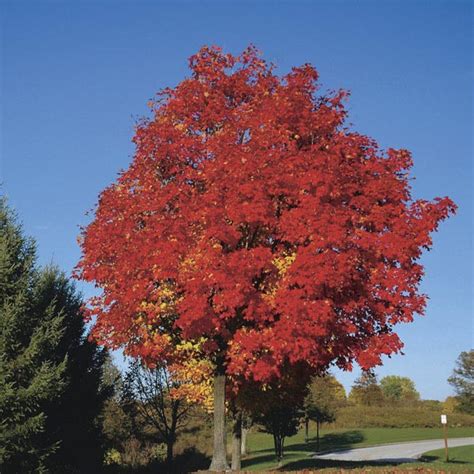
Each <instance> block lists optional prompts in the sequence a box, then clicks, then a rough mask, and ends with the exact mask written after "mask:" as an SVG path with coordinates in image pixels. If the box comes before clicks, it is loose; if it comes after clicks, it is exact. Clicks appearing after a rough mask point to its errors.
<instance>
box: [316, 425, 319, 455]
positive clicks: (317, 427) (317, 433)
mask: <svg viewBox="0 0 474 474" xmlns="http://www.w3.org/2000/svg"><path fill="white" fill-rule="evenodd" d="M316 451H319V420H316Z"/></svg>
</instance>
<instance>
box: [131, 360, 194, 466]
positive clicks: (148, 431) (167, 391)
mask: <svg viewBox="0 0 474 474" xmlns="http://www.w3.org/2000/svg"><path fill="white" fill-rule="evenodd" d="M175 386H176V383H175V382H174V381H173V380H172V379H171V378H170V374H169V372H168V370H167V369H166V367H164V366H156V367H155V368H149V367H146V366H145V365H143V364H142V363H141V362H140V361H134V362H132V363H131V364H130V367H129V370H128V371H127V374H126V376H125V378H124V389H123V391H124V400H123V402H125V403H128V404H129V405H132V406H133V407H134V409H135V410H136V412H137V414H138V415H139V416H140V418H141V419H142V420H143V427H142V435H145V436H148V437H154V439H155V440H156V441H158V442H163V443H164V444H166V464H167V466H168V469H170V470H171V466H172V462H173V447H174V444H175V442H176V439H177V437H178V435H179V433H180V431H181V430H182V428H184V426H185V425H186V423H187V421H188V416H189V412H190V409H191V406H190V405H189V404H188V403H186V402H185V401H184V400H182V399H180V398H176V397H173V393H172V392H173V388H174V387H175Z"/></svg>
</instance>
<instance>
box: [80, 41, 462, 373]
mask: <svg viewBox="0 0 474 474" xmlns="http://www.w3.org/2000/svg"><path fill="white" fill-rule="evenodd" d="M190 67H191V70H192V76H191V77H190V78H188V79H185V80H183V81H182V82H181V83H180V84H179V85H178V86H177V87H175V88H174V89H166V90H165V91H163V92H162V93H160V94H159V95H158V96H157V98H156V100H154V101H152V103H151V104H150V105H151V107H152V111H153V117H152V118H151V119H148V120H143V121H141V122H140V123H139V124H138V126H137V130H136V135H135V137H134V142H135V144H136V153H135V156H134V159H133V162H132V164H131V165H130V167H129V169H128V170H126V171H125V172H123V173H122V174H121V175H120V176H119V178H118V180H117V182H116V183H115V184H113V185H112V186H110V187H108V188H107V189H105V190H104V191H103V192H102V194H101V195H100V200H99V205H98V208H97V210H96V214H95V219H94V220H93V222H92V223H91V224H90V225H89V226H88V227H87V228H86V229H84V231H83V235H82V238H81V247H82V251H83V257H82V260H81V261H80V263H79V265H78V269H77V276H78V277H79V278H82V279H84V280H87V281H93V282H95V283H96V285H97V286H98V287H100V288H101V289H102V290H103V293H102V296H100V297H98V298H94V299H93V300H92V301H91V302H90V303H91V304H90V309H89V314H90V315H91V316H97V318H96V320H95V326H94V330H93V334H94V336H95V337H96V338H97V339H98V340H99V341H100V342H101V343H104V344H107V345H109V346H112V347H118V346H123V347H125V350H126V352H127V353H129V354H133V355H140V356H143V357H149V358H158V359H159V358H166V357H169V355H170V354H171V351H172V347H173V344H174V341H175V340H176V338H177V337H178V338H179V339H181V340H183V339H185V340H186V339H191V340H196V339H197V338H201V337H205V338H206V342H205V344H204V346H203V350H204V351H205V353H206V355H207V356H208V357H209V358H211V359H212V360H214V361H215V360H218V361H220V362H224V363H225V367H226V370H227V372H228V373H230V374H233V375H235V376H245V377H253V378H254V379H255V380H266V379H268V378H269V377H271V376H272V375H278V371H279V367H281V366H282V364H287V363H289V364H295V363H300V362H304V363H305V364H308V365H309V366H311V367H312V368H313V369H314V370H315V371H320V370H323V369H324V368H326V367H327V366H328V365H329V364H331V363H335V364H337V365H338V366H340V367H343V368H348V367H350V366H351V364H352V362H353V361H355V360H356V361H357V362H359V364H360V365H361V366H362V367H363V368H368V367H370V366H373V365H376V364H378V363H379V362H380V356H381V355H382V354H391V353H394V352H397V351H398V350H399V349H400V348H401V346H402V344H401V342H400V340H399V338H398V337H397V335H396V334H395V333H394V332H393V326H394V325H395V324H397V323H399V322H408V321H412V319H413V315H414V313H422V312H423V308H424V304H425V296H424V295H421V294H419V292H418V285H419V282H420V279H421V277H422V274H423V269H422V266H421V265H420V264H419V263H417V261H418V259H419V257H420V254H421V251H422V249H423V248H429V247H430V245H431V238H430V233H431V232H432V231H434V230H436V228H437V225H438V223H439V221H440V220H442V219H444V218H445V217H447V216H448V214H449V213H451V212H454V210H455V205H454V204H453V202H452V201H451V200H450V199H448V198H442V199H439V198H437V199H435V200H434V201H433V202H428V201H424V200H417V201H413V200H412V199H411V196H410V186H409V182H408V171H409V169H410V167H411V166H412V160H411V156H410V153H409V152H408V151H406V150H394V149H389V150H387V151H381V150H380V149H379V147H378V146H377V143H376V142H375V141H374V140H372V139H370V138H368V137H366V136H363V135H360V134H358V133H355V132H354V131H351V130H349V129H348V128H346V127H344V121H345V118H346V114H347V113H346V110H345V108H344V104H343V102H344V99H345V98H346V96H347V95H348V94H347V93H346V92H344V91H338V92H335V93H331V94H329V95H320V94H318V92H317V91H318V84H317V79H318V74H317V72H316V70H315V69H314V68H313V67H312V66H310V65H308V64H306V65H304V66H302V67H296V68H293V69H292V70H291V72H290V73H289V74H287V75H286V76H283V77H279V76H277V75H276V74H275V73H274V71H273V67H272V66H271V65H268V64H267V63H266V62H265V61H263V60H262V59H261V57H260V56H259V54H258V53H257V52H256V50H255V49H254V48H253V47H250V48H248V49H247V50H245V51H244V52H243V53H242V54H241V55H240V56H232V55H230V54H224V53H222V52H221V50H220V49H219V48H217V47H211V48H208V47H204V48H202V49H201V50H200V51H199V52H198V53H197V54H196V55H194V56H192V57H191V58H190ZM165 290H166V291H165Z"/></svg>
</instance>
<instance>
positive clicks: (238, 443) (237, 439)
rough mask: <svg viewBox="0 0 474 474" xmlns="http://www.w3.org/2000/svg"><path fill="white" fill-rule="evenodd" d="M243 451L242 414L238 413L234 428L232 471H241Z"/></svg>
mask: <svg viewBox="0 0 474 474" xmlns="http://www.w3.org/2000/svg"><path fill="white" fill-rule="evenodd" d="M241 450H242V412H240V411H239V412H237V414H236V416H235V420H234V426H233V428H232V470H233V471H240V466H241V463H240V461H241Z"/></svg>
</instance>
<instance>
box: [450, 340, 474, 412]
mask: <svg viewBox="0 0 474 474" xmlns="http://www.w3.org/2000/svg"><path fill="white" fill-rule="evenodd" d="M448 382H449V383H450V384H451V385H452V386H453V387H454V390H455V392H456V395H457V397H458V401H459V404H458V406H457V409H458V411H462V412H465V413H469V414H471V415H474V350H473V349H471V350H470V351H466V352H461V354H460V355H459V357H458V358H457V360H456V367H455V368H454V370H453V374H452V375H451V377H449V379H448Z"/></svg>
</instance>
